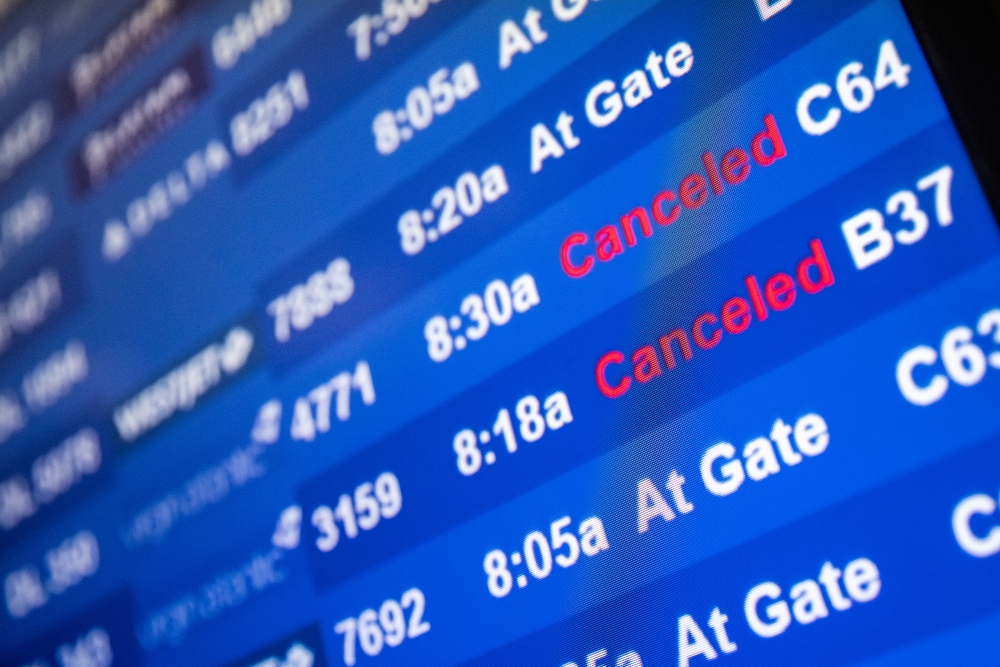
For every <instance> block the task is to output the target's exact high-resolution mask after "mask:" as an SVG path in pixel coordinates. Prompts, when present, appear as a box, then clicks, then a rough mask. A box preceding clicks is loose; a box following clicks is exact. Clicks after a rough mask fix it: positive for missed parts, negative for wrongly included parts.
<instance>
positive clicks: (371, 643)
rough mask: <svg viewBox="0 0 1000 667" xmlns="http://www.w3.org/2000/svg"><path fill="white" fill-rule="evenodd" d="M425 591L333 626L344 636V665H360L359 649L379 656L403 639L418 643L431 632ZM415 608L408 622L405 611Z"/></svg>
mask: <svg viewBox="0 0 1000 667" xmlns="http://www.w3.org/2000/svg"><path fill="white" fill-rule="evenodd" d="M426 604H427V603H426V600H425V599H424V594H423V591H421V590H420V589H419V588H411V589H410V590H408V591H406V592H405V593H403V595H402V596H400V598H399V602H397V601H396V600H393V599H391V598H390V599H388V600H386V601H385V602H383V603H382V606H381V607H379V610H378V611H375V610H374V609H365V610H364V611H363V612H361V613H360V614H358V617H357V618H353V617H352V618H345V619H344V620H342V621H341V622H340V623H337V625H335V626H333V631H334V632H336V633H337V634H338V635H344V664H345V665H347V667H351V666H352V665H353V664H354V663H355V662H357V645H358V644H360V645H361V650H362V651H364V652H365V655H369V656H371V657H375V656H377V655H378V654H379V653H381V652H382V649H383V648H384V647H386V646H389V647H396V646H399V645H400V644H402V643H403V640H404V639H415V638H416V637H419V636H420V635H422V634H424V633H426V632H429V631H430V629H431V624H430V623H428V622H427V621H425V620H424V607H425V606H426ZM410 607H413V611H412V612H410V618H409V619H407V618H406V616H405V613H404V611H403V610H404V609H409V608H410Z"/></svg>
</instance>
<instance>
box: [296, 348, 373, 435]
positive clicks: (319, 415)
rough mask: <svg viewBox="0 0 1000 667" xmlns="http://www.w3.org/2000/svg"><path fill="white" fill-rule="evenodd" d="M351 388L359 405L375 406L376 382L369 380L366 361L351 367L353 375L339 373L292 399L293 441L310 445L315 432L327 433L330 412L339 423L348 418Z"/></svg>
mask: <svg viewBox="0 0 1000 667" xmlns="http://www.w3.org/2000/svg"><path fill="white" fill-rule="evenodd" d="M352 389H357V390H358V393H360V394H361V402H362V403H364V404H365V405H373V404H374V403H375V383H374V382H373V381H372V370H371V368H370V367H369V366H368V362H367V361H364V360H362V361H359V362H358V363H357V365H356V366H355V367H354V373H353V374H352V373H349V372H348V371H343V372H341V373H338V374H336V375H334V376H333V377H332V378H330V379H329V380H328V381H327V382H324V383H323V384H321V385H319V386H318V387H316V388H314V389H313V390H312V391H310V392H309V393H308V394H306V395H305V396H300V397H299V398H297V399H296V400H295V409H294V412H293V413H292V430H291V436H292V439H293V440H305V441H308V442H311V441H313V440H314V439H315V438H316V433H317V432H318V433H326V432H327V431H329V430H330V410H331V409H334V411H335V413H336V415H337V419H339V420H340V421H342V422H344V421H347V420H348V419H350V417H351V390H352Z"/></svg>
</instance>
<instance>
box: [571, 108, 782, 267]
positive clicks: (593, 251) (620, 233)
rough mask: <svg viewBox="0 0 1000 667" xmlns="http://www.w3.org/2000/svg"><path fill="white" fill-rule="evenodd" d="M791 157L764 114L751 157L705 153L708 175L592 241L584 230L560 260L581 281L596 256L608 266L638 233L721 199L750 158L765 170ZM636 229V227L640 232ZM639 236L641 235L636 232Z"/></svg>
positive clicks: (746, 171)
mask: <svg viewBox="0 0 1000 667" xmlns="http://www.w3.org/2000/svg"><path fill="white" fill-rule="evenodd" d="M786 155H788V151H787V150H786V149H785V142H784V140H783V139H782V138H781V132H780V131H779V130H778V124H777V122H776V121H775V120H774V116H773V115H771V114H767V115H766V116H764V130H763V131H762V132H759V133H758V134H757V135H756V136H754V138H753V139H752V140H751V141H750V154H747V152H746V151H745V150H743V149H742V148H739V147H735V148H731V149H729V150H728V151H726V152H725V153H723V155H722V159H721V160H716V158H715V156H714V155H712V153H710V152H708V151H706V152H705V153H703V154H702V156H701V162H702V164H703V165H704V167H705V172H704V174H701V173H698V172H695V173H691V174H688V175H687V176H685V177H684V178H682V179H681V182H680V185H679V186H678V188H677V191H676V192H675V191H674V190H663V191H662V192H660V193H659V194H657V195H656V196H655V197H653V201H652V203H651V205H650V207H649V208H648V209H647V208H646V207H644V206H638V207H636V208H634V209H632V210H631V211H629V212H628V213H626V214H625V215H623V216H621V219H620V220H619V224H618V225H605V226H604V227H601V228H600V229H598V230H597V231H596V232H594V239H593V241H592V242H591V240H590V237H589V236H587V234H585V233H584V232H573V233H572V234H570V235H569V236H567V237H566V239H565V240H564V241H563V243H562V246H561V247H560V249H559V261H560V263H561V265H562V269H563V271H564V272H565V273H566V275H567V276H569V277H570V278H582V277H583V276H585V275H587V274H588V273H590V271H591V269H593V268H594V263H595V259H594V258H595V257H596V258H597V260H599V261H601V262H609V261H611V260H612V259H614V258H615V257H616V256H618V255H620V254H622V253H624V252H625V250H626V249H627V248H631V247H633V246H634V245H636V243H638V239H639V234H642V236H643V237H645V238H649V237H650V236H652V235H653V229H654V227H653V223H656V225H659V226H662V227H666V226H667V225H672V224H673V223H675V222H677V220H678V218H680V216H681V212H682V209H696V208H700V207H702V206H704V205H705V203H706V202H707V201H708V197H709V193H711V194H712V195H714V196H716V197H718V196H720V195H722V194H723V193H724V192H725V191H726V187H727V186H730V187H732V186H735V185H739V184H740V183H742V182H743V181H745V180H746V179H747V177H748V176H749V175H750V168H751V156H752V159H753V162H756V163H757V164H758V165H759V166H761V167H770V166H771V165H772V164H774V163H775V162H776V161H778V160H780V159H781V158H783V157H785V156H786ZM637 225H638V229H637V228H636V227H637ZM637 232H638V233H637Z"/></svg>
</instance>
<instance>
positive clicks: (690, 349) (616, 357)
mask: <svg viewBox="0 0 1000 667" xmlns="http://www.w3.org/2000/svg"><path fill="white" fill-rule="evenodd" d="M809 250H810V253H809V255H808V256H807V257H806V258H805V259H803V260H802V261H800V262H799V264H798V267H796V270H795V276H794V277H793V276H791V275H789V274H787V273H783V272H778V273H775V274H774V275H773V276H771V277H770V278H768V279H767V280H764V281H763V284H762V283H761V281H759V280H758V279H757V276H755V275H753V274H750V275H748V276H747V277H746V278H745V279H744V280H743V283H744V287H745V288H746V292H747V294H746V297H743V296H734V297H732V298H730V299H728V300H726V302H725V303H723V304H722V307H721V308H720V309H719V310H718V311H709V312H706V313H702V314H701V315H699V316H698V317H696V318H695V319H694V321H693V322H692V323H691V326H690V327H688V328H677V329H674V330H673V331H669V332H667V333H665V334H663V335H662V336H660V337H659V339H658V340H657V341H656V342H655V343H651V344H648V345H643V346H642V347H640V348H638V349H636V350H634V351H633V352H632V353H631V354H630V355H628V356H627V357H626V354H625V353H624V352H622V351H621V350H612V351H610V352H607V353H606V354H604V355H603V356H602V357H601V358H600V359H599V360H598V362H597V368H596V369H595V370H596V372H595V378H596V380H597V388H598V389H600V391H601V393H602V394H604V395H605V396H607V397H608V398H618V397H619V396H622V395H624V394H625V392H627V391H628V390H629V389H630V388H631V387H632V386H633V381H634V382H637V383H639V384H645V383H647V382H651V381H652V380H654V379H656V378H658V377H660V376H661V375H663V371H664V367H665V368H666V369H667V370H672V369H674V368H676V367H677V364H678V361H679V360H680V359H683V360H684V361H690V360H691V359H692V358H693V357H694V351H695V349H696V348H697V349H701V350H711V349H712V348H713V347H715V346H716V345H718V344H719V343H721V342H722V336H723V334H724V333H726V334H730V335H739V334H741V333H743V332H744V331H746V330H747V329H748V328H749V327H750V324H751V323H752V322H753V321H754V319H755V318H756V320H757V321H758V322H763V321H764V320H766V319H767V317H768V313H769V312H770V311H772V310H774V311H782V310H787V309H789V308H791V307H792V306H793V305H794V304H795V300H796V299H797V298H798V292H799V289H801V290H802V291H803V292H805V293H806V294H816V293H817V292H819V291H821V290H823V289H826V288H827V287H829V286H831V285H833V283H834V278H833V270H832V269H831V268H830V262H829V260H828V259H827V257H826V251H825V250H824V249H823V244H822V243H821V242H820V240H819V239H813V240H812V241H810V242H809ZM692 343H693V344H692ZM626 359H628V360H629V361H626Z"/></svg>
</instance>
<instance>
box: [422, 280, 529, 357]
mask: <svg viewBox="0 0 1000 667" xmlns="http://www.w3.org/2000/svg"><path fill="white" fill-rule="evenodd" d="M539 303H541V297H540V296H539V295H538V286H537V285H535V279H534V277H533V276H532V275H531V274H530V273H525V274H524V275H522V276H519V277H517V278H515V279H514V281H513V282H512V283H511V284H510V286H509V287H508V286H507V283H505V282H504V281H503V280H501V279H499V278H497V279H496V280H494V281H492V282H490V284H489V285H487V286H486V290H485V292H484V293H483V295H482V296H479V295H478V294H470V295H468V296H467V297H465V298H464V299H462V305H461V306H459V312H460V313H462V315H464V316H466V317H468V318H469V320H471V321H472V326H470V327H467V328H466V329H465V332H464V334H458V335H457V336H455V337H454V338H452V336H451V332H452V331H458V330H459V329H461V328H462V325H463V322H464V320H463V319H462V317H460V316H458V315H452V316H451V317H448V318H445V316H444V315H435V316H434V317H432V318H431V319H429V320H427V324H426V325H424V338H426V339H427V355H428V356H429V357H430V358H431V359H432V360H433V361H437V362H439V363H440V362H442V361H445V360H447V359H448V357H450V356H451V353H452V351H454V350H464V349H465V348H466V346H467V345H468V344H469V341H475V340H481V339H482V338H483V336H485V335H486V334H487V333H489V330H490V325H491V324H495V325H496V326H498V327H500V326H503V325H505V324H507V323H508V322H510V318H512V317H513V316H514V313H526V312H528V311H529V310H531V309H532V308H534V307H535V306H537V305H538V304H539Z"/></svg>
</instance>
